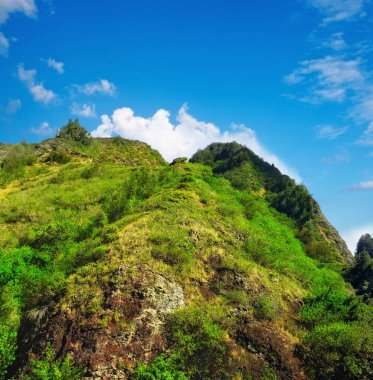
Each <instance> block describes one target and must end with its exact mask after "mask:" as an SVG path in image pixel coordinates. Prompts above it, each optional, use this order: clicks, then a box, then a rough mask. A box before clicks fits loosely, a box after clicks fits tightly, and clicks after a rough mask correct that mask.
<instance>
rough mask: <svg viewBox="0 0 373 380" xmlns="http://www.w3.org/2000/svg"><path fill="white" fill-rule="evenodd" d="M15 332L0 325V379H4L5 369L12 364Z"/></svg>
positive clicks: (14, 349)
mask: <svg viewBox="0 0 373 380" xmlns="http://www.w3.org/2000/svg"><path fill="white" fill-rule="evenodd" d="M16 335H17V334H16V332H13V331H10V330H9V329H8V327H7V326H2V325H0V379H1V380H2V379H4V378H5V375H6V373H7V368H8V367H9V366H10V365H11V364H12V363H13V361H14V359H15V351H16Z"/></svg>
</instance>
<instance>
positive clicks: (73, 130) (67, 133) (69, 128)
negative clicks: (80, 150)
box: [56, 119, 91, 145]
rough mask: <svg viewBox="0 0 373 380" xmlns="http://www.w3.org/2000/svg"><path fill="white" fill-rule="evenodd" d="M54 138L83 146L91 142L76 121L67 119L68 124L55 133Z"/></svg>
mask: <svg viewBox="0 0 373 380" xmlns="http://www.w3.org/2000/svg"><path fill="white" fill-rule="evenodd" d="M56 137H57V138H67V139H70V140H74V141H77V142H80V143H82V144H84V145H88V144H89V143H90V142H91V138H90V135H89V133H88V131H87V130H86V129H85V128H84V127H82V126H81V125H80V123H79V120H78V119H75V120H74V121H72V120H71V119H69V122H68V123H67V124H66V125H65V126H63V127H62V128H61V129H60V130H59V131H58V132H57V135H56Z"/></svg>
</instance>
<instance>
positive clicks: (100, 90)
mask: <svg viewBox="0 0 373 380" xmlns="http://www.w3.org/2000/svg"><path fill="white" fill-rule="evenodd" d="M74 87H75V88H76V89H77V90H78V91H79V92H81V93H82V94H84V95H88V96H90V95H94V94H96V93H97V94H101V95H110V96H114V95H115V92H116V86H115V85H114V83H111V82H109V81H108V80H107V79H100V80H99V81H98V82H91V83H86V84H84V85H79V84H75V85H74Z"/></svg>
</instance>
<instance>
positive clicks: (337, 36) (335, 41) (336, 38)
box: [322, 32, 347, 51]
mask: <svg viewBox="0 0 373 380" xmlns="http://www.w3.org/2000/svg"><path fill="white" fill-rule="evenodd" d="M322 46H323V47H325V48H328V49H332V50H335V51H341V50H344V49H346V48H347V44H346V42H345V40H344V38H343V33H342V32H337V33H333V34H332V35H331V36H330V38H329V39H328V40H327V41H325V42H323V43H322Z"/></svg>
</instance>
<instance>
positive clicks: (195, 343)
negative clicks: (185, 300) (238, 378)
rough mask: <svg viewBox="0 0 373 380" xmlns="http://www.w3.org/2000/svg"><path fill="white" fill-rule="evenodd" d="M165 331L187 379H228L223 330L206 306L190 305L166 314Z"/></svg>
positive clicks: (226, 352) (179, 366)
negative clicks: (168, 315) (201, 307)
mask: <svg viewBox="0 0 373 380" xmlns="http://www.w3.org/2000/svg"><path fill="white" fill-rule="evenodd" d="M166 330H167V335H168V340H169V342H170V344H171V351H172V353H173V354H175V355H176V356H175V360H176V363H177V364H178V368H179V369H180V370H182V371H183V372H184V373H185V374H186V376H187V377H188V378H190V379H216V380H218V379H225V378H227V375H226V372H225V370H226V368H227V360H228V350H227V347H226V345H225V343H224V341H223V337H224V330H222V329H221V328H220V326H219V325H218V324H217V323H216V322H215V321H214V320H213V319H212V318H211V316H209V314H208V313H207V312H206V310H205V309H204V310H203V309H200V308H196V307H189V308H185V309H182V310H178V311H176V312H175V313H173V314H172V315H171V316H170V317H169V319H168V321H167V324H166Z"/></svg>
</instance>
